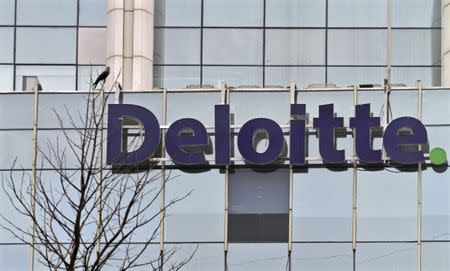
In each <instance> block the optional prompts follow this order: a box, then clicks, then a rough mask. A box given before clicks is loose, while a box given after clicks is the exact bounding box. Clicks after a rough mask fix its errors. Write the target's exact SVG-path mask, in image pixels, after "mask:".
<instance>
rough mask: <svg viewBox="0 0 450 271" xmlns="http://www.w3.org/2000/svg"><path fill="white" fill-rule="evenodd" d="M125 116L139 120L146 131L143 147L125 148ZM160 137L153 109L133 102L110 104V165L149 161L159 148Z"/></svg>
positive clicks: (108, 155)
mask: <svg viewBox="0 0 450 271" xmlns="http://www.w3.org/2000/svg"><path fill="white" fill-rule="evenodd" d="M124 117H130V118H134V119H137V120H139V122H140V124H141V125H142V126H143V128H144V132H145V136H144V141H143V142H142V145H141V147H139V149H137V150H135V151H132V152H127V151H126V150H124V149H123V144H122V142H123V138H122V124H123V119H124ZM160 138H161V133H160V127H159V123H158V119H157V118H156V117H155V115H153V113H152V112H151V111H149V110H147V109H146V108H144V107H142V106H138V105H132V104H109V105H108V143H107V150H106V161H107V164H108V165H118V166H120V165H137V164H140V163H143V162H145V161H147V159H148V158H149V157H151V156H152V155H153V154H154V153H155V151H156V150H157V149H158V146H159V141H160Z"/></svg>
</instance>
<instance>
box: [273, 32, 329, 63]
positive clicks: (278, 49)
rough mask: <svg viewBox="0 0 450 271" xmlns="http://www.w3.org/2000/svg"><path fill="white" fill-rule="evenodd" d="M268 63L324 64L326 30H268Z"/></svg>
mask: <svg viewBox="0 0 450 271" xmlns="http://www.w3.org/2000/svg"><path fill="white" fill-rule="evenodd" d="M265 49H266V59H265V63H266V65H322V64H324V63H325V31H324V30H317V29H300V30H298V29H282V30H280V29H278V30H272V29H271V30H267V31H266V47H265Z"/></svg>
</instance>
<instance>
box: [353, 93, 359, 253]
mask: <svg viewBox="0 0 450 271" xmlns="http://www.w3.org/2000/svg"><path fill="white" fill-rule="evenodd" d="M357 104H358V88H357V87H356V86H354V87H353V107H354V108H356V107H355V106H356V105H357ZM352 132H353V157H352V158H353V161H352V164H353V174H352V176H353V177H352V184H353V186H352V187H353V189H352V249H353V253H354V254H355V252H356V229H357V228H356V227H357V217H356V215H357V191H358V190H357V184H358V183H357V181H358V178H357V177H358V175H357V173H358V168H357V155H356V143H355V130H353V131H352Z"/></svg>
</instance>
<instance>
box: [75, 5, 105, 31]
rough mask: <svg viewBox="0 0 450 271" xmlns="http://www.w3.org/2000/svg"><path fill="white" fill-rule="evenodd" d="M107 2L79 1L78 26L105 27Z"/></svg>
mask: <svg viewBox="0 0 450 271" xmlns="http://www.w3.org/2000/svg"><path fill="white" fill-rule="evenodd" d="M107 3H108V1H107V0H80V25H83V26H85V25H88V26H106V22H107V18H106V17H107Z"/></svg>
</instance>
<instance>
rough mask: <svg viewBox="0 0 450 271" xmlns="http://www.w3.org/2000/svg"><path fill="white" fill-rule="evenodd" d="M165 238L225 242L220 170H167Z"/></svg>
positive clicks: (222, 176)
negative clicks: (168, 205)
mask: <svg viewBox="0 0 450 271" xmlns="http://www.w3.org/2000/svg"><path fill="white" fill-rule="evenodd" d="M166 176H167V177H168V178H169V180H168V182H167V184H166V196H165V198H166V205H167V204H169V203H170V202H172V201H173V200H176V199H180V198H182V197H184V196H186V198H184V199H182V200H181V201H180V202H177V203H175V204H173V205H172V206H170V207H168V209H167V216H166V222H165V234H166V236H165V240H166V241H172V242H175V241H177V242H195V241H223V240H224V216H225V208H224V206H225V205H224V204H225V191H224V189H225V176H224V175H223V174H220V173H219V170H216V169H212V170H209V171H205V172H198V171H195V170H192V171H190V172H187V171H186V172H184V171H180V170H172V171H169V172H167V173H166Z"/></svg>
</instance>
